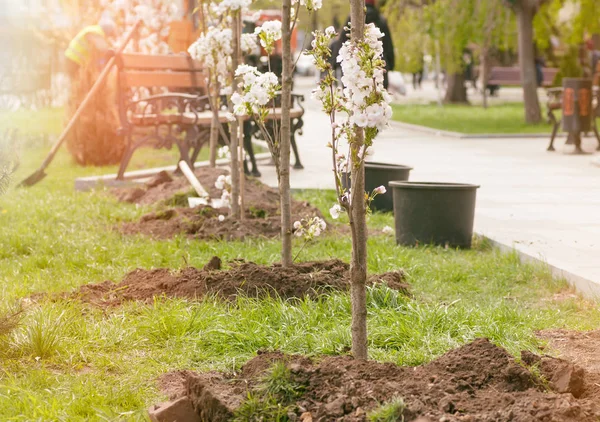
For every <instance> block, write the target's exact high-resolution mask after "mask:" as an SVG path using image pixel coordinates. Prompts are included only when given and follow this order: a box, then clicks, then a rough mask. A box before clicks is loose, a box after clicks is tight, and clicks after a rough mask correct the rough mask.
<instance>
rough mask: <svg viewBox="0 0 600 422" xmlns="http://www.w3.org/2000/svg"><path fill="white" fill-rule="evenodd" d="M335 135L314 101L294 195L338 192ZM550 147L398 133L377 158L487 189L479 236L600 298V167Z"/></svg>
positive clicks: (268, 178)
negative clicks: (333, 150)
mask: <svg viewBox="0 0 600 422" xmlns="http://www.w3.org/2000/svg"><path fill="white" fill-rule="evenodd" d="M304 86H305V87H306V85H304ZM300 89H302V85H300ZM328 136H329V123H328V119H327V117H326V116H325V115H324V114H323V113H321V112H319V107H318V104H316V103H314V102H312V101H311V100H307V111H306V116H305V131H304V135H303V136H300V137H299V142H298V144H299V148H300V154H301V158H302V159H303V161H304V165H305V167H306V168H305V169H304V170H292V176H291V183H292V188H295V189H301V188H317V189H332V188H333V176H332V175H331V161H330V160H331V159H330V150H329V149H328V148H326V147H325V145H326V143H327V142H328V140H329V139H328ZM547 142H548V140H547V139H543V138H521V139H515V138H512V139H498V138H495V139H455V138H446V137H443V136H436V135H431V134H426V133H423V132H415V131H411V130H407V129H403V128H398V127H394V128H392V129H389V130H388V131H386V132H384V133H382V134H381V135H380V137H378V138H377V140H376V141H375V145H374V156H373V158H372V159H373V161H388V162H392V163H398V164H406V165H410V166H412V167H414V170H413V171H412V173H411V176H410V178H411V180H413V181H445V182H448V181H452V182H469V183H475V184H479V185H481V188H480V189H479V191H478V198H477V208H476V220H475V231H476V232H477V233H480V234H483V235H485V236H487V237H489V238H491V239H492V240H493V241H495V242H497V243H498V244H500V245H503V246H507V247H514V248H516V249H517V250H518V251H519V252H521V253H522V254H523V256H528V257H531V258H535V259H541V260H543V261H546V262H547V263H548V264H549V265H550V267H551V268H552V269H553V271H555V273H556V274H557V275H563V276H565V277H566V278H567V279H568V280H569V281H570V282H572V283H573V284H575V285H576V287H577V288H578V289H579V290H580V291H581V292H582V293H584V294H586V295H590V296H591V295H594V296H600V168H599V167H597V166H593V165H592V164H591V157H590V156H589V155H588V156H575V155H564V154H562V153H561V152H560V149H561V148H562V144H564V138H561V139H559V142H558V143H557V145H559V148H558V150H559V151H558V152H555V153H548V152H546V145H547ZM594 148H595V144H594V140H593V139H591V138H587V139H585V140H584V149H585V150H587V151H590V152H592V151H594ZM260 169H261V171H262V172H263V177H262V180H263V181H264V182H265V183H268V184H270V185H273V186H275V185H276V183H277V182H276V178H275V173H274V169H273V167H268V166H265V165H262V166H261V168H260Z"/></svg>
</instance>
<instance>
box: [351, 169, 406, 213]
mask: <svg viewBox="0 0 600 422" xmlns="http://www.w3.org/2000/svg"><path fill="white" fill-rule="evenodd" d="M411 170H412V167H408V166H403V165H400V164H388V163H375V162H370V161H367V162H365V191H367V192H368V193H371V192H373V189H375V188H377V187H379V186H385V188H386V193H384V194H383V195H377V196H376V197H375V199H373V201H372V202H371V210H372V211H381V212H392V211H393V210H394V199H393V196H392V191H391V188H390V187H389V185H388V183H389V182H390V180H408V177H409V174H410V171H411ZM346 180H348V186H346ZM342 185H343V186H344V188H346V189H347V188H348V187H350V185H351V183H350V177H347V178H346V176H345V174H343V175H342Z"/></svg>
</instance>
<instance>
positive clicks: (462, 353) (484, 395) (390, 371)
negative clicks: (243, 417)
mask: <svg viewBox="0 0 600 422" xmlns="http://www.w3.org/2000/svg"><path fill="white" fill-rule="evenodd" d="M276 361H284V363H285V365H286V367H287V368H288V370H289V374H290V377H291V378H290V380H291V382H292V384H290V385H294V386H295V387H289V386H288V387H287V389H286V391H287V392H290V391H296V392H298V395H296V396H294V399H293V401H292V403H291V404H290V405H289V406H288V407H287V408H285V411H286V412H287V413H286V416H287V417H288V418H289V420H292V421H294V420H296V421H302V422H308V421H315V422H316V421H366V420H368V416H369V415H371V416H372V414H373V412H374V411H377V410H379V411H381V410H382V404H385V403H390V402H391V401H393V400H394V399H396V403H400V401H399V400H398V399H402V401H403V402H404V404H403V405H400V406H396V407H395V410H396V411H398V412H400V414H401V415H402V416H403V417H404V420H405V421H417V420H418V421H420V422H425V421H431V422H433V421H435V422H438V421H447V422H449V421H473V422H475V421H523V422H525V421H573V422H575V421H578V422H586V421H597V420H598V418H600V410H599V409H598V407H597V406H596V404H595V403H593V402H592V401H590V400H586V399H576V398H574V397H573V395H572V394H570V393H564V394H559V393H556V392H546V391H545V390H544V386H543V385H544V384H543V383H542V382H541V381H540V379H539V378H538V377H537V376H536V375H534V374H533V372H532V371H531V370H529V369H528V368H526V367H524V366H521V365H520V364H518V363H516V362H515V360H514V359H513V358H512V357H511V356H510V355H509V354H508V352H506V350H504V349H502V348H500V347H497V346H495V345H493V344H492V343H490V342H489V341H488V340H486V339H478V340H475V341H474V342H472V343H470V344H467V345H465V346H462V347H460V348H458V349H454V350H451V351H450V352H448V353H446V354H445V355H443V356H441V357H440V358H438V359H436V360H434V361H432V362H431V363H429V364H426V365H423V366H419V367H415V368H412V367H399V366H396V365H394V364H391V363H377V362H372V361H367V362H364V361H356V360H353V359H351V358H350V357H326V358H324V359H323V360H322V361H320V362H316V361H311V360H309V359H307V358H304V357H301V356H284V355H281V354H280V353H265V354H259V355H258V356H257V357H256V358H254V359H252V360H251V361H249V362H248V363H247V364H246V365H245V366H244V367H243V368H242V369H241V371H240V373H238V374H229V375H224V374H220V373H214V372H212V373H208V374H190V373H188V374H187V383H186V384H187V390H186V394H187V397H188V399H189V400H190V401H191V403H192V404H193V406H194V408H195V410H196V413H197V414H200V415H201V416H202V417H203V418H204V419H202V420H210V421H226V420H231V419H232V418H233V417H234V415H236V414H237V415H238V416H239V415H240V412H243V411H246V410H247V409H248V407H247V406H246V407H245V408H244V405H243V404H244V403H245V400H246V398H247V397H248V394H249V392H250V395H251V396H253V397H254V398H256V397H259V395H260V394H261V393H259V392H260V391H265V390H264V383H265V374H267V373H268V368H270V367H271V366H272V364H273V363H274V362H276ZM546 369H548V370H550V369H549V368H546ZM546 376H550V377H552V376H554V374H552V373H550V372H548V373H547V374H546ZM261 383H262V385H263V387H262V390H261ZM246 403H247V402H246ZM253 406H254V408H253V409H254V410H253V411H254V412H261V411H263V410H264V409H265V407H260V406H256V404H255V403H253ZM280 407H281V406H280ZM389 408H390V407H389V406H388V410H389ZM244 409H245V410H244ZM261 409H262V410H261ZM256 417H257V418H259V417H260V414H259V413H256ZM256 420H261V419H256ZM264 420H269V419H268V417H267V419H264ZM371 420H378V419H371ZM381 420H383V419H381ZM385 420H390V419H385ZM398 420H400V419H398Z"/></svg>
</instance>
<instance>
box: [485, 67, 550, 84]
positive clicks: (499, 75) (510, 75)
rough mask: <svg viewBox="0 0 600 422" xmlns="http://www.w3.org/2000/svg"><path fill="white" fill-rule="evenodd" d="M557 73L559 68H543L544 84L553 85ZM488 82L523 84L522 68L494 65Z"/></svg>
mask: <svg viewBox="0 0 600 422" xmlns="http://www.w3.org/2000/svg"><path fill="white" fill-rule="evenodd" d="M557 73H558V69H555V68H550V67H545V68H543V69H542V74H543V75H544V78H543V79H544V80H543V81H542V86H543V87H551V86H552V83H553V82H554V78H555V77H556V74H557ZM487 83H488V85H500V86H520V85H522V83H521V69H520V68H518V67H492V68H491V69H490V76H489V78H488V81H487Z"/></svg>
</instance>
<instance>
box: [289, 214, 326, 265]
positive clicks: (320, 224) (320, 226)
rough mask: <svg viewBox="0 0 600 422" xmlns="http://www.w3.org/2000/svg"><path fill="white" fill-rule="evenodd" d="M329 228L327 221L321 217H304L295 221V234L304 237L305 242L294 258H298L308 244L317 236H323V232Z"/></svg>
mask: <svg viewBox="0 0 600 422" xmlns="http://www.w3.org/2000/svg"><path fill="white" fill-rule="evenodd" d="M326 228H327V223H325V220H323V219H322V218H321V217H312V218H303V219H302V220H300V221H295V222H294V235H295V236H297V237H301V238H303V239H304V244H303V245H302V247H301V248H300V250H299V251H298V253H296V256H295V257H294V260H296V259H297V258H298V256H299V255H300V252H302V250H304V247H305V246H306V245H308V243H309V242H310V241H312V240H313V239H314V238H315V237H319V236H321V232H323V230H325V229H326Z"/></svg>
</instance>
